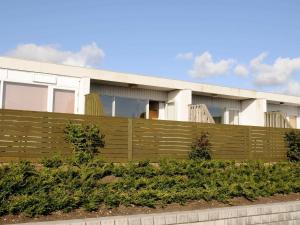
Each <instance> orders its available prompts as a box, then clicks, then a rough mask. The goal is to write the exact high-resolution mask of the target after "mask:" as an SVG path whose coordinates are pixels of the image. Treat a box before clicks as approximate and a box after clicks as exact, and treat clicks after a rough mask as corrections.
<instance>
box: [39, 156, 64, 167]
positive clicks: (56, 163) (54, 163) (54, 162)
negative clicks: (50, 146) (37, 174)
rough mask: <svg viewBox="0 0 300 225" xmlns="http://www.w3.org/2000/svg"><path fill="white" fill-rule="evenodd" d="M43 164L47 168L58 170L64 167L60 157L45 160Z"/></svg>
mask: <svg viewBox="0 0 300 225" xmlns="http://www.w3.org/2000/svg"><path fill="white" fill-rule="evenodd" d="M41 164H42V165H43V166H44V167H46V168H58V167H60V166H62V164H63V161H62V159H61V158H60V157H59V156H53V157H52V158H44V159H42V161H41Z"/></svg>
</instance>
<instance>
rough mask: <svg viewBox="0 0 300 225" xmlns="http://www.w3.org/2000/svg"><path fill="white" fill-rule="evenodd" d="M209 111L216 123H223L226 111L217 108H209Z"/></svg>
mask: <svg viewBox="0 0 300 225" xmlns="http://www.w3.org/2000/svg"><path fill="white" fill-rule="evenodd" d="M208 111H209V112H210V114H211V116H212V117H213V119H214V121H215V123H222V122H223V117H224V109H223V108H220V107H216V106H209V107H208Z"/></svg>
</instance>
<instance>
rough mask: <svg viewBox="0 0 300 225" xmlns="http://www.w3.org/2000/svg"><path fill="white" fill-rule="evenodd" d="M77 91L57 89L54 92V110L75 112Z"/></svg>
mask: <svg viewBox="0 0 300 225" xmlns="http://www.w3.org/2000/svg"><path fill="white" fill-rule="evenodd" d="M74 107H75V91H68V90H59V89H55V90H54V93H53V112H60V113H74Z"/></svg>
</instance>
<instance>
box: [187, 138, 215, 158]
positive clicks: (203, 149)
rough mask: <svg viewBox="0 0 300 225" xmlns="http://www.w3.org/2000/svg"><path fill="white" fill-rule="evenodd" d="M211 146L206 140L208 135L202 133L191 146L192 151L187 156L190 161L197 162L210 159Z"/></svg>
mask: <svg viewBox="0 0 300 225" xmlns="http://www.w3.org/2000/svg"><path fill="white" fill-rule="evenodd" d="M210 147H211V144H210V142H209V139H208V133H207V132H206V133H202V134H201V135H200V137H199V138H198V139H197V141H196V143H195V144H194V145H193V146H192V151H191V152H190V154H189V158H190V159H194V160H198V159H204V160H209V159H211V150H210Z"/></svg>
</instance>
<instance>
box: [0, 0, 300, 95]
mask: <svg viewBox="0 0 300 225" xmlns="http://www.w3.org/2000/svg"><path fill="white" fill-rule="evenodd" d="M0 8H1V13H0V27H1V32H0V54H1V55H8V56H11V57H19V58H25V59H33V60H40V61H49V62H54V63H62V64H68V65H76V66H85V67H96V68H101V69H107V70H114V71H121V72H132V73H138V74H145V75H155V76H161V77H168V78H173V79H180V80H188V81H193V82H202V83H210V84H217V85H222V86H230V87H240V88H247V89H256V90H263V91H272V92H281V93H288V94H293V95H299V96H300V13H299V12H300V1H299V0H287V1H282V0H264V1H262V0H243V1H241V0H151V1H141V0H76V1H73V0H64V1H62V0H51V1H46V0H45V1H44V0H26V1H19V0H2V1H1V5H0Z"/></svg>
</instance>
